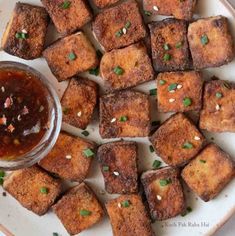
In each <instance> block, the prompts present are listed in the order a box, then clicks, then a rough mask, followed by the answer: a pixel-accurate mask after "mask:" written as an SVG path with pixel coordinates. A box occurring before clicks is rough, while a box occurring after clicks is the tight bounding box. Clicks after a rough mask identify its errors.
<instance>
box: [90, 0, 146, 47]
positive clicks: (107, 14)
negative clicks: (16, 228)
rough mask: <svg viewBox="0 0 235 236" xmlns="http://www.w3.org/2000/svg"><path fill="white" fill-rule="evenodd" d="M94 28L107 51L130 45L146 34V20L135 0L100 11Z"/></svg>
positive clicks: (95, 33) (96, 35)
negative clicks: (144, 20)
mask: <svg viewBox="0 0 235 236" xmlns="http://www.w3.org/2000/svg"><path fill="white" fill-rule="evenodd" d="M92 28H93V33H94V35H95V37H96V38H97V40H98V41H99V43H100V44H101V46H102V47H103V48H104V49H105V51H110V50H112V49H117V48H121V47H125V46H128V45H130V44H132V43H135V42H137V41H139V40H141V39H143V38H144V37H145V36H146V29H145V26H144V22H143V19H142V16H141V14H140V11H139V8H138V5H137V3H136V2H135V1H134V0H129V1H126V2H124V3H121V4H119V5H118V6H115V7H112V8H109V9H107V10H104V11H103V12H101V13H99V14H98V15H97V16H96V18H95V20H94V22H93V25H92Z"/></svg>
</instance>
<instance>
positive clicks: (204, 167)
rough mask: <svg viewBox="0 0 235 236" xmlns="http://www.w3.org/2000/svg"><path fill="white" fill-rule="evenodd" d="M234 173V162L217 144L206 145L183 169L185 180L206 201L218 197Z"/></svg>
mask: <svg viewBox="0 0 235 236" xmlns="http://www.w3.org/2000/svg"><path fill="white" fill-rule="evenodd" d="M234 174H235V165H234V162H233V161H232V159H231V158H230V156H229V155H228V154H227V153H225V152H224V151H223V150H221V149H220V148H219V147H218V146H216V145H215V144H209V145H208V146H206V148H205V149H203V151H202V152H201V153H199V155H197V157H196V158H195V159H193V160H192V161H191V162H190V163H189V164H188V165H187V166H186V167H185V168H184V169H183V171H182V177H183V179H184V181H185V182H186V183H187V185H188V186H189V187H190V188H191V189H192V190H193V191H194V192H195V193H196V194H197V195H199V196H200V198H201V199H202V200H204V201H205V202H207V201H210V200H211V199H213V198H214V197H216V196H217V195H218V194H219V193H220V192H221V191H222V190H223V188H224V187H225V186H226V185H227V184H228V183H229V181H230V180H232V179H233V178H234Z"/></svg>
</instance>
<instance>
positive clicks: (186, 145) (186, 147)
mask: <svg viewBox="0 0 235 236" xmlns="http://www.w3.org/2000/svg"><path fill="white" fill-rule="evenodd" d="M182 148H183V149H192V148H193V144H192V143H190V142H185V143H184V144H183V146H182Z"/></svg>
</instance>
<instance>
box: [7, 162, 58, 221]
mask: <svg viewBox="0 0 235 236" xmlns="http://www.w3.org/2000/svg"><path fill="white" fill-rule="evenodd" d="M3 187H4V189H5V190H6V191H7V192H9V193H10V194H11V195H12V196H13V197H14V198H15V199H16V200H17V201H18V202H19V203H20V204H21V205H22V206H23V207H25V208H27V209H28V210H30V211H33V212H34V213H36V214H38V215H40V216H41V215H44V214H45V213H46V212H47V211H48V210H49V208H50V207H51V206H52V204H53V203H54V201H55V200H56V198H57V197H58V196H59V194H60V193H61V183H60V181H59V180H57V179H54V178H53V177H51V176H50V175H48V174H47V173H46V172H45V171H44V170H42V169H40V168H39V167H37V166H33V167H30V168H27V169H21V170H17V171H14V172H12V174H10V175H9V176H8V177H7V178H6V180H5V181H4V185H3Z"/></svg>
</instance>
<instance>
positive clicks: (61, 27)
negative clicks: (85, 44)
mask: <svg viewBox="0 0 235 236" xmlns="http://www.w3.org/2000/svg"><path fill="white" fill-rule="evenodd" d="M41 2H42V4H43V5H44V7H45V8H46V10H47V11H48V13H49V15H50V17H51V19H52V21H53V23H54V24H55V27H56V29H57V31H58V32H59V33H61V34H63V35H66V34H71V33H73V32H75V31H77V30H78V29H80V28H81V27H82V26H84V25H85V24H86V23H88V22H89V21H91V20H92V12H91V9H90V7H89V5H88V3H87V2H86V1H85V0H73V1H64V0H56V1H51V0H41Z"/></svg>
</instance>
